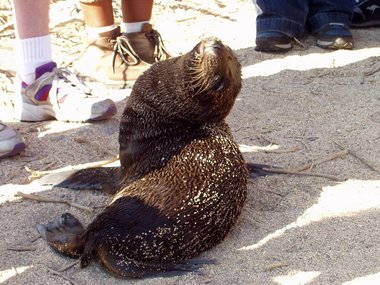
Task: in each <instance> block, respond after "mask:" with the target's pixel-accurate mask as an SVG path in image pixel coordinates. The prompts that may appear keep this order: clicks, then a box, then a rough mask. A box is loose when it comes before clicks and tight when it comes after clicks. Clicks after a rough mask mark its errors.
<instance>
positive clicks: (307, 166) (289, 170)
mask: <svg viewBox="0 0 380 285" xmlns="http://www.w3.org/2000/svg"><path fill="white" fill-rule="evenodd" d="M346 154H348V150H342V151H339V152H336V153H331V154H328V155H326V156H325V157H322V158H320V159H317V160H315V161H312V162H308V163H306V164H303V165H300V166H297V167H294V168H279V167H264V168H263V170H264V171H267V172H271V173H279V174H293V175H307V176H316V177H324V178H328V179H332V180H335V181H343V180H344V179H342V178H340V177H337V176H334V175H330V174H324V173H313V172H302V171H304V170H310V169H312V168H313V167H314V166H316V165H318V164H322V163H325V162H327V161H330V160H333V159H336V158H339V157H342V156H344V155H346Z"/></svg>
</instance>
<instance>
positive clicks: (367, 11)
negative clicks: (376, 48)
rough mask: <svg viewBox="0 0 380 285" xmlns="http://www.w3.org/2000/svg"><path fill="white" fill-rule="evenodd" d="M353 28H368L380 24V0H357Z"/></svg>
mask: <svg viewBox="0 0 380 285" xmlns="http://www.w3.org/2000/svg"><path fill="white" fill-rule="evenodd" d="M355 2H356V4H355V9H354V15H353V18H352V25H351V27H353V28H368V27H377V26H380V2H379V1H378V0H356V1H355Z"/></svg>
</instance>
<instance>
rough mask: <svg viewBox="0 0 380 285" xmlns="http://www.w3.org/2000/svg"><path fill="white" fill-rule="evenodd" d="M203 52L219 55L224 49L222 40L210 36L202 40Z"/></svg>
mask: <svg viewBox="0 0 380 285" xmlns="http://www.w3.org/2000/svg"><path fill="white" fill-rule="evenodd" d="M201 47H202V48H203V52H205V53H211V54H214V55H217V53H218V52H219V51H221V50H222V49H223V44H222V42H221V41H220V40H219V39H217V38H209V39H205V40H203V41H202V45H201Z"/></svg>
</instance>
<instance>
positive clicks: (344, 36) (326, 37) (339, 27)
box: [315, 23, 353, 49]
mask: <svg viewBox="0 0 380 285" xmlns="http://www.w3.org/2000/svg"><path fill="white" fill-rule="evenodd" d="M315 37H316V40H317V46H319V47H321V48H325V49H352V47H353V39H352V34H351V32H350V30H349V29H348V28H347V27H346V26H345V25H344V24H342V23H330V24H328V25H326V27H324V28H323V29H322V30H320V31H319V32H317V33H316V34H315Z"/></svg>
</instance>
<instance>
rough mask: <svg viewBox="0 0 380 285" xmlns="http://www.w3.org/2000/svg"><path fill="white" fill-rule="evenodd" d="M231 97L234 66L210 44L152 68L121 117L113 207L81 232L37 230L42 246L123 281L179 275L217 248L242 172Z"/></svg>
mask: <svg viewBox="0 0 380 285" xmlns="http://www.w3.org/2000/svg"><path fill="white" fill-rule="evenodd" d="M240 89H241V66H240V64H239V62H238V60H237V58H236V57H235V55H234V53H233V51H232V50H231V49H230V48H229V47H227V46H225V45H223V43H222V42H221V41H219V40H217V39H214V38H211V39H205V40H203V41H201V42H200V43H198V44H197V45H196V46H195V47H194V48H193V50H191V51H190V52H189V53H187V54H185V55H183V56H180V57H176V58H171V59H168V60H166V61H162V62H158V63H156V64H154V65H153V66H152V67H151V68H150V69H149V70H147V71H146V72H144V73H143V75H142V76H141V77H140V78H138V80H137V81H136V83H135V85H134V87H133V90H132V94H131V96H130V97H129V98H128V99H127V102H126V107H125V109H124V112H123V115H122V118H121V123H120V135H119V143H120V162H121V168H120V173H119V176H120V181H119V185H120V187H116V189H115V191H117V193H116V194H115V196H114V198H113V200H112V202H111V203H110V204H109V205H108V206H107V207H106V208H105V209H104V211H103V212H102V213H100V214H99V215H98V216H97V217H96V218H95V220H94V221H93V222H92V223H90V225H89V226H88V227H87V228H86V229H83V227H82V226H81V225H80V223H79V221H78V220H77V219H76V218H74V217H73V216H72V215H71V214H68V213H66V214H63V215H62V217H61V218H60V219H59V221H58V222H55V223H48V224H47V225H40V226H39V231H40V233H41V234H42V236H43V238H44V239H45V240H46V241H47V242H48V243H49V244H50V246H52V247H53V248H54V249H55V250H57V251H59V252H61V253H63V254H66V255H70V256H76V257H80V264H81V267H86V266H87V265H88V264H89V263H90V261H91V260H93V259H94V258H98V259H99V260H100V263H101V264H102V265H103V266H104V267H105V268H106V269H107V270H108V271H110V272H112V273H115V274H117V275H120V276H126V277H142V276H146V275H149V274H152V273H155V272H158V271H168V270H178V269H181V268H183V267H181V261H182V260H186V259H189V258H192V257H194V256H197V255H199V254H200V253H201V252H203V251H205V250H207V249H209V248H211V247H212V246H214V245H216V244H218V243H219V242H220V241H221V240H223V238H224V237H225V236H226V234H227V232H228V231H229V230H230V228H231V227H232V226H233V224H234V223H235V221H236V219H237V218H238V216H239V214H240V212H241V209H242V206H243V202H244V200H245V198H246V191H247V177H248V172H247V168H246V164H245V162H244V159H243V157H242V155H241V153H240V151H239V148H238V146H237V144H236V143H235V141H234V139H233V137H232V135H231V132H230V129H229V127H228V126H227V124H226V123H225V118H226V116H227V115H228V113H229V112H230V110H231V108H232V106H233V104H234V101H235V98H236V97H237V95H238V94H239V91H240ZM90 171H91V172H92V174H94V173H97V169H92V170H90ZM84 173H86V172H84ZM83 177H86V175H85V174H84V175H83V176H82V178H83ZM95 177H96V176H95V175H93V179H96V178H95ZM99 177H102V178H104V176H99ZM113 177H115V176H113ZM76 179H78V177H77V178H76ZM111 185H112V183H111ZM78 188H80V187H78ZM107 192H113V191H107ZM178 262H179V263H178ZM185 270H186V267H185Z"/></svg>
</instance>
